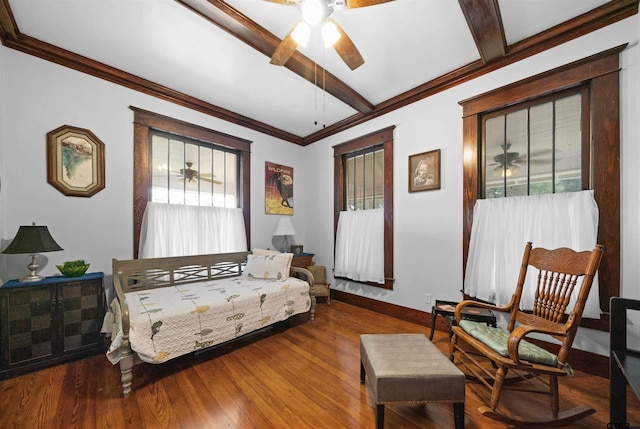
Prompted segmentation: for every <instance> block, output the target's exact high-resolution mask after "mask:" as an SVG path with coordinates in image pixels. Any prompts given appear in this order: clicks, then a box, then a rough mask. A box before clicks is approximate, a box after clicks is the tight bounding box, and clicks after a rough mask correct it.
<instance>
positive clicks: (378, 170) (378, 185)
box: [373, 150, 384, 209]
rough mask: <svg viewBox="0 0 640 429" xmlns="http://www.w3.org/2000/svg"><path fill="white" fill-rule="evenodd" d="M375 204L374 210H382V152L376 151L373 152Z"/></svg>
mask: <svg viewBox="0 0 640 429" xmlns="http://www.w3.org/2000/svg"><path fill="white" fill-rule="evenodd" d="M374 171H375V175H374V177H373V180H374V181H375V186H374V189H375V203H374V208H376V209H381V208H384V151H383V150H377V151H376V152H375V168H374Z"/></svg>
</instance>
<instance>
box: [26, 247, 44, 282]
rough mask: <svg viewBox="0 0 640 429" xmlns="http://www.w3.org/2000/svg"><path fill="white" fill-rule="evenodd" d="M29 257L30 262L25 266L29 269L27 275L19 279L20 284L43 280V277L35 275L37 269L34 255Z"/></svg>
mask: <svg viewBox="0 0 640 429" xmlns="http://www.w3.org/2000/svg"><path fill="white" fill-rule="evenodd" d="M29 256H30V257H31V262H30V263H29V265H28V266H27V268H29V274H28V275H26V276H24V277H23V278H21V279H20V281H21V282H37V281H38V280H42V279H44V276H41V275H40V274H36V270H37V269H38V264H37V262H36V254H35V253H33V254H31V255H29Z"/></svg>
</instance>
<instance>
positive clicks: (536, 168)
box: [529, 103, 553, 195]
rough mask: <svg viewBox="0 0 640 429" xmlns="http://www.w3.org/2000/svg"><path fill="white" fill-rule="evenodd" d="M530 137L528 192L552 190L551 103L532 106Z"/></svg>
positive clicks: (542, 192) (545, 192) (530, 112)
mask: <svg viewBox="0 0 640 429" xmlns="http://www.w3.org/2000/svg"><path fill="white" fill-rule="evenodd" d="M529 115H530V118H531V139H530V144H531V148H530V156H531V158H530V159H529V165H530V171H531V173H530V177H529V180H530V182H531V183H530V186H529V188H530V189H529V193H530V194H532V195H533V194H548V193H552V192H553V187H552V184H553V103H543V104H539V105H537V106H533V107H532V108H531V109H530V111H529Z"/></svg>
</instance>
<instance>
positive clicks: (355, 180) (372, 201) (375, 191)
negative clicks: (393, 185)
mask: <svg viewBox="0 0 640 429" xmlns="http://www.w3.org/2000/svg"><path fill="white" fill-rule="evenodd" d="M345 163H346V177H345V199H346V203H345V207H344V209H346V210H363V209H378V208H384V149H383V148H382V144H379V145H376V146H373V147H370V148H366V149H363V150H362V151H358V152H356V153H353V154H346V155H345Z"/></svg>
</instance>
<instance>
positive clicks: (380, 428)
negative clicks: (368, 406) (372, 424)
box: [376, 404, 384, 429]
mask: <svg viewBox="0 0 640 429" xmlns="http://www.w3.org/2000/svg"><path fill="white" fill-rule="evenodd" d="M376 429H384V404H377V405H376Z"/></svg>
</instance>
